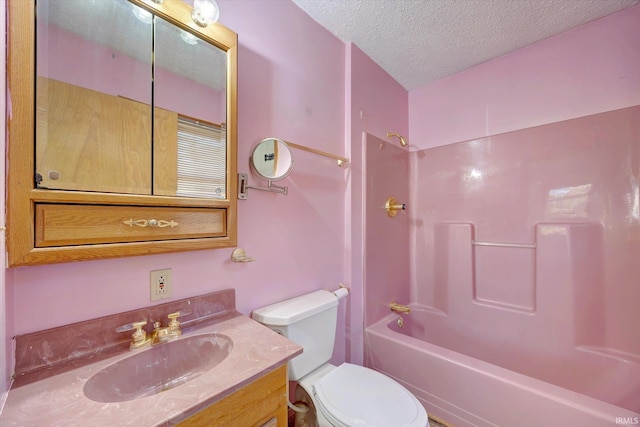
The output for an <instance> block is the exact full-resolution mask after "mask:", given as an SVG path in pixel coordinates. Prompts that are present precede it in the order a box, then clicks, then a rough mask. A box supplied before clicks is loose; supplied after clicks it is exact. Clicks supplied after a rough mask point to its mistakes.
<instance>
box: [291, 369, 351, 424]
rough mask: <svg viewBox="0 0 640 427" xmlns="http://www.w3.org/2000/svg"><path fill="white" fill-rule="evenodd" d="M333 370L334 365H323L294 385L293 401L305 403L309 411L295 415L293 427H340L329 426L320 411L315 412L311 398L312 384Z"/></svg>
mask: <svg viewBox="0 0 640 427" xmlns="http://www.w3.org/2000/svg"><path fill="white" fill-rule="evenodd" d="M335 368H336V367H335V366H334V365H331V364H330V363H325V364H324V365H322V366H321V367H319V368H318V369H316V370H314V371H313V372H310V373H309V374H307V375H305V376H304V377H303V378H301V379H300V380H299V381H298V383H297V384H296V391H295V401H296V402H304V403H306V404H307V405H308V406H309V411H308V412H306V413H305V414H300V415H299V414H296V423H295V427H341V426H335V425H333V424H331V422H329V420H327V418H326V417H325V416H324V415H323V414H322V412H321V411H317V410H316V405H315V397H314V396H313V384H315V383H316V382H318V381H319V380H320V378H322V377H324V376H325V375H327V374H328V373H329V372H331V371H333V370H334V369H335Z"/></svg>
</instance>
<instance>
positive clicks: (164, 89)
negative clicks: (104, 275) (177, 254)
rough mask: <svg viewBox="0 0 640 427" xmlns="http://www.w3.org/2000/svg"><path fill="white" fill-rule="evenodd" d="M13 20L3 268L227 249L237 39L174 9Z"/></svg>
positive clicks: (122, 4) (42, 14)
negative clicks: (6, 260)
mask: <svg viewBox="0 0 640 427" xmlns="http://www.w3.org/2000/svg"><path fill="white" fill-rule="evenodd" d="M36 3H37V6H36ZM8 10H9V20H8V22H9V23H10V28H9V56H8V58H9V61H8V62H9V68H8V70H9V75H8V78H9V89H10V92H11V102H12V115H11V117H10V119H9V122H8V126H9V146H8V156H9V163H8V164H9V174H8V188H9V191H8V198H7V204H8V221H7V222H8V243H7V244H8V256H9V265H10V266H18V265H30V264H46V263H56V262H66V261H76V260H89V259H100V258H111V257H120V256H132V255H145V254H154V253H166V252H173V251H185V250H196V249H209V248H217V247H229V246H235V245H236V234H237V230H236V228H237V226H236V223H237V221H236V216H237V213H236V204H237V202H236V199H237V177H236V139H237V136H236V126H237V125H236V118H237V107H236V96H237V35H236V34H235V33H234V32H233V31H231V30H229V29H227V28H225V27H224V26H222V25H220V24H217V23H214V24H208V25H206V26H204V27H202V26H200V25H197V24H196V23H195V22H194V21H193V20H192V18H191V10H192V8H191V6H189V5H188V4H187V3H185V2H183V1H182V0H164V2H162V3H156V2H154V1H153V0H101V1H98V2H94V1H87V0H64V1H59V0H38V1H37V2H35V1H34V0H10V1H9V9H8Z"/></svg>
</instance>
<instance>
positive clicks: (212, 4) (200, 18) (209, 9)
mask: <svg viewBox="0 0 640 427" xmlns="http://www.w3.org/2000/svg"><path fill="white" fill-rule="evenodd" d="M219 16H220V9H219V8H218V3H216V1H215V0H194V1H193V12H191V18H192V19H193V21H194V22H195V23H196V24H198V25H199V26H201V27H206V26H207V24H213V23H214V22H216V21H217V20H218V17H219Z"/></svg>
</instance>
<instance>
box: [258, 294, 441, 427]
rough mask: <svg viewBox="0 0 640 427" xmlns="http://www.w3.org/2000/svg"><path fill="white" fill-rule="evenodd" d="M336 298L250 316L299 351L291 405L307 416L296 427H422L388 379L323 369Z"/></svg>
mask: <svg viewBox="0 0 640 427" xmlns="http://www.w3.org/2000/svg"><path fill="white" fill-rule="evenodd" d="M337 306H338V301H337V299H336V296H335V295H334V294H333V293H331V292H328V291H316V292H312V293H310V294H306V295H301V296H299V297H296V298H292V299H289V300H285V301H282V302H279V303H276V304H272V305H269V306H267V307H263V308H260V309H257V310H255V311H254V312H253V313H252V317H253V319H255V320H257V321H258V322H260V323H262V324H264V325H265V326H267V327H269V328H270V329H272V330H274V331H276V332H278V333H279V334H282V335H284V336H285V337H287V338H288V339H290V340H291V341H294V342H296V343H297V344H299V345H301V346H302V347H303V352H302V354H300V355H299V356H296V357H294V358H293V359H292V360H290V361H289V363H288V372H289V380H290V381H296V382H297V385H298V386H297V387H296V401H302V402H305V403H306V404H307V405H308V406H309V407H310V408H311V410H310V411H308V413H306V414H302V413H301V414H300V415H299V416H298V417H297V422H298V421H299V423H298V426H299V427H303V426H304V427H315V426H318V427H428V425H429V420H428V416H427V412H426V411H425V409H424V407H423V406H422V404H421V403H420V402H419V401H418V399H416V397H415V396H414V395H413V394H411V392H410V391H409V390H407V389H406V388H405V387H403V386H402V385H401V384H399V383H398V382H396V381H395V380H393V379H391V378H389V377H388V376H386V375H384V374H382V373H380V372H377V371H374V370H373V369H369V368H366V367H363V366H359V365H355V364H351V363H343V364H341V365H339V366H335V365H331V364H329V363H327V362H328V361H329V359H330V358H331V355H332V353H333V346H334V341H335V330H336V323H337V312H338V310H337Z"/></svg>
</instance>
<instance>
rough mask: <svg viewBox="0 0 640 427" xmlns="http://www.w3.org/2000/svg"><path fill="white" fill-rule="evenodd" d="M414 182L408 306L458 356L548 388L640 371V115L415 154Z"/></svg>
mask: <svg viewBox="0 0 640 427" xmlns="http://www.w3.org/2000/svg"><path fill="white" fill-rule="evenodd" d="M369 173H370V172H368V175H369ZM412 176H413V177H414V178H413V179H412V183H411V185H412V186H413V188H412V193H411V194H412V200H411V205H412V206H413V208H412V210H411V225H412V236H411V239H412V248H413V254H412V277H411V295H412V298H413V302H415V303H417V304H420V305H423V306H426V307H427V309H433V310H434V311H437V312H440V313H442V314H444V315H446V318H447V322H448V323H449V326H450V327H451V328H453V329H452V330H454V331H455V334H452V335H451V341H452V342H451V343H450V344H451V346H452V347H455V346H456V343H455V341H456V340H458V339H463V338H464V337H468V339H471V340H473V341H474V342H477V343H478V346H477V348H478V349H479V351H482V352H484V353H487V354H485V355H476V356H478V357H480V358H483V359H486V358H489V359H491V358H493V359H494V360H493V362H494V363H497V362H500V363H498V364H500V365H503V366H508V367H511V368H513V369H516V370H519V371H524V372H525V373H527V374H530V375H532V376H538V377H540V376H542V377H545V378H543V379H545V380H548V381H550V382H556V381H554V380H553V378H554V377H557V376H566V375H573V374H572V373H571V372H566V371H564V370H563V369H564V368H563V366H565V363H567V362H568V361H577V360H581V358H583V359H584V358H587V357H588V358H591V357H596V358H603V359H609V360H612V361H613V360H616V361H617V362H616V363H618V362H621V363H624V361H625V360H626V361H630V362H629V363H633V364H636V363H638V362H640V339H639V338H638V335H637V332H636V329H637V328H636V326H637V325H639V324H640V309H639V308H640V283H639V282H638V280H637V277H640V262H638V260H640V194H639V179H640V106H636V107H631V108H625V109H621V110H616V111H611V112H607V113H602V114H597V115H592V116H587V117H582V118H578V119H572V120H567V121H563V122H558V123H553V124H548V125H544V126H539V127H535V128H530V129H523V130H519V131H515V132H510V133H505V134H501V135H496V136H490V137H486V138H481V139H477V140H472V141H466V142H462V143H458V144H452V145H447V146H442V147H438V148H433V149H428V150H423V151H420V152H415V153H412ZM487 244H488V245H487ZM445 344H446V343H445ZM492 349H493V350H492ZM495 349H501V351H499V353H500V354H495V353H496V350H495ZM576 352H579V353H580V354H581V356H575V353H576ZM490 353H494V354H490ZM582 355H584V357H583V356H582ZM496 358H498V359H502V360H495V359H496ZM536 359H540V360H546V361H547V363H551V362H553V363H557V364H558V368H557V369H553V370H551V371H550V370H548V369H541V372H538V373H536V372H535V371H536V370H537V368H536V363H530V362H531V361H532V360H536ZM569 363H570V362H569ZM585 366H587V365H585ZM589 366H590V365H589ZM576 369H580V365H579V364H578V365H576ZM536 374H538V375H536ZM591 375H593V374H591ZM603 375H604V374H603ZM585 378H589V375H585ZM574 380H575V379H574ZM574 380H571V381H574ZM575 381H577V380H575ZM585 381H586V379H585ZM602 392H603V393H604V392H605V391H602Z"/></svg>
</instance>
